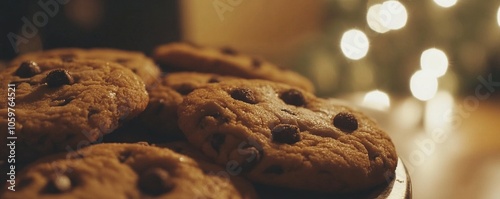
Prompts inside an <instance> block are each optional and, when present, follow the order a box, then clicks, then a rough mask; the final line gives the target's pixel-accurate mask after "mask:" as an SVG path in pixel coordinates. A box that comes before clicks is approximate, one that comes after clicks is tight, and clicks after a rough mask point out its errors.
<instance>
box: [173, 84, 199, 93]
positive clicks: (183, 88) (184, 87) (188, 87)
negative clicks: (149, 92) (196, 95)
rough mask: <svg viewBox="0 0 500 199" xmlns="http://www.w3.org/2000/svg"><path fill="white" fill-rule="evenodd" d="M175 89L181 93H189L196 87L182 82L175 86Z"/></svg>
mask: <svg viewBox="0 0 500 199" xmlns="http://www.w3.org/2000/svg"><path fill="white" fill-rule="evenodd" d="M174 89H175V91H177V92H178V93H180V94H181V95H188V94H189V93H191V92H193V90H194V88H193V86H191V85H189V84H181V85H178V86H175V87H174Z"/></svg>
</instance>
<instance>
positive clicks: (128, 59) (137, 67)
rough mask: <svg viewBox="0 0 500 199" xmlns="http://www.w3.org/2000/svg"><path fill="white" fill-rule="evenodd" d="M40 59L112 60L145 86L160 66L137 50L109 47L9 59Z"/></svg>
mask: <svg viewBox="0 0 500 199" xmlns="http://www.w3.org/2000/svg"><path fill="white" fill-rule="evenodd" d="M41 59H60V60H61V61H66V62H70V61H72V60H75V59H93V60H103V61H108V62H114V63H118V64H121V65H123V66H125V67H126V68H128V69H130V70H132V72H134V73H135V74H136V75H137V76H139V77H140V78H141V79H142V80H143V81H144V83H145V85H146V86H151V85H152V84H154V83H155V82H156V80H157V78H158V77H159V76H160V73H161V72H160V68H158V66H156V64H155V63H154V61H153V60H152V59H150V58H148V57H146V56H145V55H144V54H143V53H141V52H138V51H126V50H118V49H111V48H91V49H82V48H58V49H51V50H45V51H39V52H31V53H26V54H22V55H20V56H18V57H16V58H15V59H14V60H12V61H11V64H12V65H19V64H20V63H22V62H25V61H37V60H41Z"/></svg>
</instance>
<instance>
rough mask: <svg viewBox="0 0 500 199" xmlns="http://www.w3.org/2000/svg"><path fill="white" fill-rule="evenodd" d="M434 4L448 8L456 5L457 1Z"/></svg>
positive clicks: (446, 0) (439, 1) (440, 1)
mask: <svg viewBox="0 0 500 199" xmlns="http://www.w3.org/2000/svg"><path fill="white" fill-rule="evenodd" d="M434 2H435V3H436V4H438V5H439V6H441V7H443V8H449V7H451V6H454V5H455V4H456V3H457V0H434Z"/></svg>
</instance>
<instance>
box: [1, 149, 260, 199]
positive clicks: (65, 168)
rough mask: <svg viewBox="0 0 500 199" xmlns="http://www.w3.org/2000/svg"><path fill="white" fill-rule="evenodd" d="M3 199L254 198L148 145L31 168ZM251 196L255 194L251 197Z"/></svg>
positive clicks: (63, 157) (91, 152)
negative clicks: (13, 190) (14, 188)
mask: <svg viewBox="0 0 500 199" xmlns="http://www.w3.org/2000/svg"><path fill="white" fill-rule="evenodd" d="M17 182H18V186H17V187H16V191H15V192H12V191H7V192H4V193H3V195H1V198H8V199H17V198H19V199H21V198H22V199H24V198H172V199H173V198H175V199H177V198H230V199H232V198H234V199H239V198H249V199H250V198H255V193H253V192H251V191H252V188H251V187H250V189H249V190H242V189H246V188H249V187H238V186H237V184H233V183H232V182H231V181H230V180H228V179H226V178H224V177H221V176H218V175H212V174H209V173H205V172H204V171H203V170H202V169H201V168H200V165H199V164H198V163H197V162H196V161H195V160H193V159H191V158H189V157H187V156H184V155H180V154H177V153H175V152H173V151H172V150H169V149H166V148H159V147H155V146H149V145H147V144H140V143H138V144H97V145H93V146H89V147H86V148H84V149H81V150H78V151H76V152H74V153H68V154H60V155H56V156H51V157H47V158H45V159H42V160H40V161H38V162H35V163H34V164H32V165H30V166H28V167H27V168H26V169H25V170H24V171H23V172H22V173H21V174H20V175H19V180H18V181H17ZM251 194H253V195H251Z"/></svg>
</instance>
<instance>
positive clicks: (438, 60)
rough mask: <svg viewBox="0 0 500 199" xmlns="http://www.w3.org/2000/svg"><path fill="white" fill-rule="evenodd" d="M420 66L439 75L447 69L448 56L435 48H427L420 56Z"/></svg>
mask: <svg viewBox="0 0 500 199" xmlns="http://www.w3.org/2000/svg"><path fill="white" fill-rule="evenodd" d="M420 67H421V68H422V70H424V71H426V72H429V73H430V74H432V75H434V76H436V77H441V76H443V75H444V74H445V73H446V70H448V57H447V56H446V54H445V53H444V52H443V51H442V50H439V49H437V48H430V49H427V50H425V51H424V52H422V55H421V56H420Z"/></svg>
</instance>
